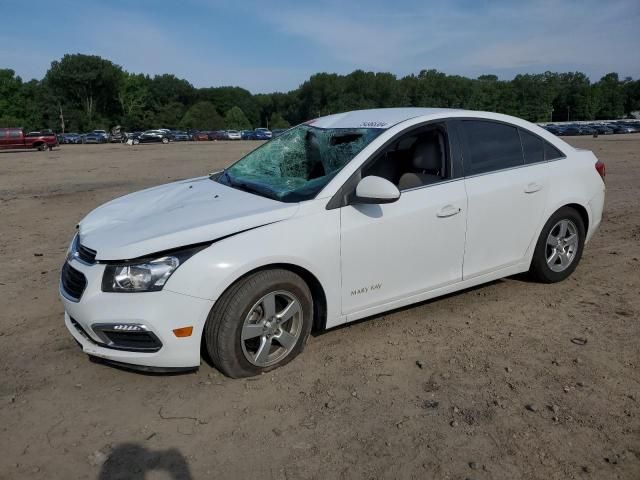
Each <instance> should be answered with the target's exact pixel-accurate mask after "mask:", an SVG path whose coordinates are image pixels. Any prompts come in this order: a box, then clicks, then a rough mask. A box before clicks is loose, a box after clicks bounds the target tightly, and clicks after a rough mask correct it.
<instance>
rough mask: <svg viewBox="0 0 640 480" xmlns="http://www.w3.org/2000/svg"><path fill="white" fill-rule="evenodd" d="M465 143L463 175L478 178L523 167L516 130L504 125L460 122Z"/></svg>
mask: <svg viewBox="0 0 640 480" xmlns="http://www.w3.org/2000/svg"><path fill="white" fill-rule="evenodd" d="M462 125H463V132H464V136H465V140H466V147H467V148H466V150H467V152H466V155H465V156H464V169H465V175H477V174H479V173H487V172H492V171H495V170H502V169H505V168H511V167H516V166H518V165H523V163H524V160H523V156H522V146H521V144H520V135H519V134H518V129H517V128H516V127H514V126H511V125H505V124H503V123H497V122H489V121H483V120H463V122H462Z"/></svg>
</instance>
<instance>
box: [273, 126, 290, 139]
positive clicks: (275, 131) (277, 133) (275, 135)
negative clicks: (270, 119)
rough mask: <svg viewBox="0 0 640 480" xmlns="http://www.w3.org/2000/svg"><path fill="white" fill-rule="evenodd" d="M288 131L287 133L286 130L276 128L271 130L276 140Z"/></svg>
mask: <svg viewBox="0 0 640 480" xmlns="http://www.w3.org/2000/svg"><path fill="white" fill-rule="evenodd" d="M286 131H287V129H286V128H274V129H273V130H271V135H272V137H273V138H276V137H279V136H280V135H282V134H283V133H284V132H286Z"/></svg>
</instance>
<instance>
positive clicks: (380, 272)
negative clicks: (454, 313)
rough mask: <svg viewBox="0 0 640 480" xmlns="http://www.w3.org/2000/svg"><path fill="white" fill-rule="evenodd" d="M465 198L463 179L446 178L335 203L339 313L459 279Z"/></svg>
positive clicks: (350, 311) (437, 286)
mask: <svg viewBox="0 0 640 480" xmlns="http://www.w3.org/2000/svg"><path fill="white" fill-rule="evenodd" d="M466 203H467V199H466V194H465V189H464V183H463V182H462V181H451V182H444V183H441V184H435V185H431V186H427V187H422V188H416V189H413V190H409V191H405V192H403V193H402V195H401V197H400V199H399V200H398V201H396V202H394V203H389V204H384V205H350V206H347V207H344V208H341V209H339V210H340V211H341V224H342V236H341V256H342V308H343V313H344V314H346V315H349V314H352V313H354V312H357V311H359V310H363V309H366V308H368V307H373V306H375V305H378V304H382V303H387V302H391V301H394V300H397V299H399V298H402V297H407V296H412V295H415V294H416V293H419V292H422V291H427V290H433V289H435V288H439V287H442V286H445V285H449V284H452V283H455V282H459V281H460V280H462V259H463V256H464V244H465V242H464V237H465V235H464V232H465V226H466ZM455 212H457V213H455ZM382 218H384V219H385V221H384V222H381V221H380V220H381V219H382ZM426 252H438V254H437V255H426V254H425V253H426Z"/></svg>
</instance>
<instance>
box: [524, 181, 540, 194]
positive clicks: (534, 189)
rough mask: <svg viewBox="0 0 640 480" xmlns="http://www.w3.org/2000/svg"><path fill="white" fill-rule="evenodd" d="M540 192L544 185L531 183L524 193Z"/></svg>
mask: <svg viewBox="0 0 640 480" xmlns="http://www.w3.org/2000/svg"><path fill="white" fill-rule="evenodd" d="M540 190H542V185H540V184H539V183H535V182H534V183H530V184H529V185H527V186H526V187H525V189H524V193H536V192H539V191H540Z"/></svg>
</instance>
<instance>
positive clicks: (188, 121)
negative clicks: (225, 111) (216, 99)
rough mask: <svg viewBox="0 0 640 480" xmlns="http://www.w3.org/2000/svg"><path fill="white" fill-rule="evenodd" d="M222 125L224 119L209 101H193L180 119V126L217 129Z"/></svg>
mask: <svg viewBox="0 0 640 480" xmlns="http://www.w3.org/2000/svg"><path fill="white" fill-rule="evenodd" d="M223 125H224V119H223V118H222V117H221V116H220V114H219V113H218V111H217V110H216V107H215V106H214V105H213V103H211V102H207V101H201V102H197V103H195V104H194V105H193V106H192V107H191V108H189V110H187V113H185V114H184V117H182V120H181V121H180V126H181V127H182V128H194V129H198V130H219V129H221V128H222V127H223Z"/></svg>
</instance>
